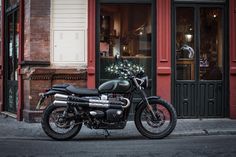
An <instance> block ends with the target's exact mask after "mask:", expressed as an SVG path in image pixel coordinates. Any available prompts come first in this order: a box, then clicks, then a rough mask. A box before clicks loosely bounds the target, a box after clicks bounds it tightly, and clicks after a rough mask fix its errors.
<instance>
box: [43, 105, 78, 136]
mask: <svg viewBox="0 0 236 157" xmlns="http://www.w3.org/2000/svg"><path fill="white" fill-rule="evenodd" d="M66 110H67V106H56V105H53V104H51V105H49V106H48V107H47V108H46V109H45V111H44V113H43V118H42V122H41V124H42V128H43V130H44V132H45V133H46V134H47V135H48V136H49V137H51V138H53V139H56V140H68V139H71V138H73V137H74V136H76V135H77V134H78V132H79V131H80V129H81V126H82V123H78V122H76V120H75V118H73V117H75V113H66Z"/></svg>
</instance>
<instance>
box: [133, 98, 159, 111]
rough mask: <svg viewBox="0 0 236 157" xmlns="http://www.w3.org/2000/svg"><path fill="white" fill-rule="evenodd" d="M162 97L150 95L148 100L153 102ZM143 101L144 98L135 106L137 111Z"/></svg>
mask: <svg viewBox="0 0 236 157" xmlns="http://www.w3.org/2000/svg"><path fill="white" fill-rule="evenodd" d="M160 98H161V97H159V96H150V97H148V98H147V99H148V102H152V101H153V100H156V99H157V100H158V99H160ZM142 103H143V99H142V100H141V101H140V102H139V103H138V104H137V105H136V107H135V111H137V110H138V108H139V107H140V106H141V105H142Z"/></svg>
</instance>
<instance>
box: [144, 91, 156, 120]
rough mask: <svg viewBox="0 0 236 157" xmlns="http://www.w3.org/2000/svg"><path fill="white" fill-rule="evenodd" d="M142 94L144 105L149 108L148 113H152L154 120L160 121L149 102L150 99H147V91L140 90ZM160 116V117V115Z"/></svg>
mask: <svg viewBox="0 0 236 157" xmlns="http://www.w3.org/2000/svg"><path fill="white" fill-rule="evenodd" d="M140 92H141V94H142V98H143V100H144V103H145V104H146V106H147V109H148V111H150V113H151V115H152V118H153V119H154V120H158V117H157V116H156V113H155V112H154V111H153V108H152V106H151V105H150V104H149V101H148V99H147V95H146V93H145V91H144V90H143V89H140ZM157 112H158V111H157ZM158 115H159V114H158Z"/></svg>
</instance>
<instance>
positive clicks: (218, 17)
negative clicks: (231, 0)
mask: <svg viewBox="0 0 236 157" xmlns="http://www.w3.org/2000/svg"><path fill="white" fill-rule="evenodd" d="M223 20H224V9H223V7H221V6H216V7H215V6H201V5H196V6H193V5H192V6H191V7H188V6H184V7H182V6H177V7H176V8H175V53H174V54H175V60H174V61H175V81H174V104H175V107H176V109H177V113H178V116H179V117H183V118H188V117H190V118H191V117H192V118H193V117H224V116H225V115H226V110H225V106H224V105H225V104H224V92H223V90H224V85H225V82H224V79H223V78H224V77H223V76H224V55H223V54H224V25H223Z"/></svg>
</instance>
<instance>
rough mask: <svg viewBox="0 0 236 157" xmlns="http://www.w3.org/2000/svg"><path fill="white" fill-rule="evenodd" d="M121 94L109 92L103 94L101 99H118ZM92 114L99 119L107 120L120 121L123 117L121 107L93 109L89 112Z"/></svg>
mask: <svg viewBox="0 0 236 157" xmlns="http://www.w3.org/2000/svg"><path fill="white" fill-rule="evenodd" d="M119 98H120V95H115V94H109V95H104V94H103V95H101V97H100V100H108V101H111V102H112V101H118V100H119ZM89 113H90V115H91V116H92V117H94V118H96V119H98V120H105V121H106V122H119V121H120V120H121V118H122V117H123V111H122V110H121V109H106V110H104V109H102V110H92V111H90V112H89Z"/></svg>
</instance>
